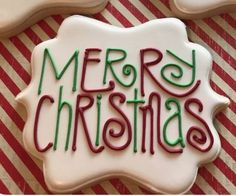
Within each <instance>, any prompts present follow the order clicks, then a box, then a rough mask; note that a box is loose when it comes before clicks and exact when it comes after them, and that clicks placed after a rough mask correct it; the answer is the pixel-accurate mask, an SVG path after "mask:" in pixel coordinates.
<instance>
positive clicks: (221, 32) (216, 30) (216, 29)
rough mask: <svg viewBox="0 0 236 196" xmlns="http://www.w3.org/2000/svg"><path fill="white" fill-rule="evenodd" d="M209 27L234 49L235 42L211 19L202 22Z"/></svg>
mask: <svg viewBox="0 0 236 196" xmlns="http://www.w3.org/2000/svg"><path fill="white" fill-rule="evenodd" d="M203 21H204V22H205V23H206V24H207V25H208V26H209V27H211V28H212V29H213V30H214V31H215V32H216V33H217V34H218V35H220V36H221V37H222V38H223V39H224V40H225V41H226V42H228V44H230V45H231V46H232V47H233V48H234V49H236V40H235V39H234V38H233V37H232V36H231V35H230V34H229V33H228V32H227V31H226V29H223V28H222V27H221V26H220V25H218V24H217V23H216V22H215V21H214V20H213V19H212V18H206V19H204V20H203Z"/></svg>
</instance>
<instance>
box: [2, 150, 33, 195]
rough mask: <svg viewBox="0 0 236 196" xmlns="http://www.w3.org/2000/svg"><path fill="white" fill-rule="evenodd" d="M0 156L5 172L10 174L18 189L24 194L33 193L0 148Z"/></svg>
mask: <svg viewBox="0 0 236 196" xmlns="http://www.w3.org/2000/svg"><path fill="white" fill-rule="evenodd" d="M0 158H1V164H2V166H3V167H4V168H5V170H6V171H7V173H8V174H9V175H10V176H11V178H12V180H14V182H15V183H16V185H17V186H18V187H19V188H20V190H21V191H22V192H23V193H24V194H34V191H33V190H32V189H31V187H30V186H29V184H28V183H27V182H26V181H25V179H24V178H23V177H22V175H21V174H20V173H19V172H18V171H17V169H16V168H15V166H14V165H13V164H12V162H11V161H10V160H9V159H8V158H7V156H6V155H5V154H4V152H3V151H2V149H0ZM19 169H20V168H19Z"/></svg>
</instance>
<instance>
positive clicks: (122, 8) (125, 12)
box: [111, 0, 141, 25]
mask: <svg viewBox="0 0 236 196" xmlns="http://www.w3.org/2000/svg"><path fill="white" fill-rule="evenodd" d="M130 3H131V2H130ZM111 4H112V5H113V6H114V7H116V9H117V10H119V11H120V12H122V15H124V16H125V17H126V18H128V19H129V21H132V23H133V24H134V25H138V24H140V23H141V22H140V21H139V20H138V19H137V18H136V17H135V16H134V15H133V14H131V13H130V11H129V10H128V9H127V8H126V7H125V6H123V4H122V3H120V1H114V0H113V1H111Z"/></svg>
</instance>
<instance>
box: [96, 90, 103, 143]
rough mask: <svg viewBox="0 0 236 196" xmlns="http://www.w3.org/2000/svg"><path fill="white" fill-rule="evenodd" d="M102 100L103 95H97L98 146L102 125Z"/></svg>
mask: <svg viewBox="0 0 236 196" xmlns="http://www.w3.org/2000/svg"><path fill="white" fill-rule="evenodd" d="M101 99H102V95H101V94H99V95H97V135H96V143H95V145H96V146H99V137H100V125H101Z"/></svg>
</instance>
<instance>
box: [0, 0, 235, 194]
mask: <svg viewBox="0 0 236 196" xmlns="http://www.w3.org/2000/svg"><path fill="white" fill-rule="evenodd" d="M172 16H173V14H172V13H171V11H170V9H169V5H168V0H111V1H110V2H109V3H108V5H107V7H106V8H105V10H104V11H102V12H101V13H99V14H95V15H93V16H92V17H94V18H96V19H98V20H101V21H103V22H106V23H110V24H113V25H116V26H120V27H132V26H135V25H139V24H141V23H144V22H146V21H148V20H153V19H155V18H164V17H172ZM65 17H67V16H66V15H63V16H62V15H56V16H51V17H48V18H46V19H44V20H41V21H40V22H38V23H37V24H35V25H33V26H32V27H30V28H28V29H26V30H25V31H24V32H22V33H21V34H19V35H17V36H14V37H11V38H9V39H1V40H0V133H1V135H0V146H1V149H0V160H1V164H0V192H1V193H5V194H9V193H12V194H18V193H26V194H27V193H28V194H34V193H38V194H40V193H41V194H43V193H50V192H49V190H48V189H47V187H46V185H45V182H44V179H43V172H42V163H41V162H40V161H39V160H37V159H35V158H34V157H32V156H31V155H29V154H28V153H27V152H26V151H25V149H24V147H23V142H22V130H23V126H24V123H25V120H26V112H25V110H24V108H23V107H22V106H21V105H19V104H17V103H16V102H15V100H14V98H15V96H16V95H17V94H18V93H19V92H20V91H21V90H22V89H24V88H25V87H26V86H27V84H29V82H30V79H31V77H30V74H31V73H30V56H31V51H32V50H33V48H34V46H35V45H37V44H39V43H41V42H42V41H45V40H48V39H51V38H53V37H55V36H56V32H57V30H58V28H59V26H60V24H61V23H62V21H63V19H64V18H65ZM184 22H185V24H186V25H187V31H188V34H189V39H190V40H191V41H193V42H196V43H199V44H202V45H204V46H205V47H206V48H208V49H209V51H210V52H211V53H212V55H213V58H214V62H213V71H212V75H211V86H212V88H213V89H214V90H215V91H216V92H217V93H219V94H222V95H224V96H227V97H229V98H230V100H231V104H230V105H229V107H228V108H227V109H226V110H225V111H224V112H221V113H220V114H218V115H217V116H216V119H215V121H214V123H215V126H217V127H218V130H219V135H220V138H221V143H222V151H221V153H220V156H219V157H218V158H217V159H216V160H215V161H214V162H213V163H211V164H208V165H207V166H205V167H202V168H200V170H199V173H198V176H197V179H196V182H195V184H194V185H193V187H192V188H191V190H190V192H189V193H192V194H236V189H235V186H236V173H235V172H236V171H235V161H236V150H235V149H236V142H235V141H236V96H235V95H236V51H235V50H236V14H222V15H220V16H215V17H211V18H207V19H203V20H185V21H184ZM78 194H152V192H150V191H149V190H146V189H145V188H143V187H141V186H140V185H138V184H136V183H135V182H133V181H131V180H129V179H125V178H112V179H110V180H106V181H104V182H100V183H98V184H95V185H93V186H91V187H87V188H85V189H83V190H81V191H80V192H78Z"/></svg>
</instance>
